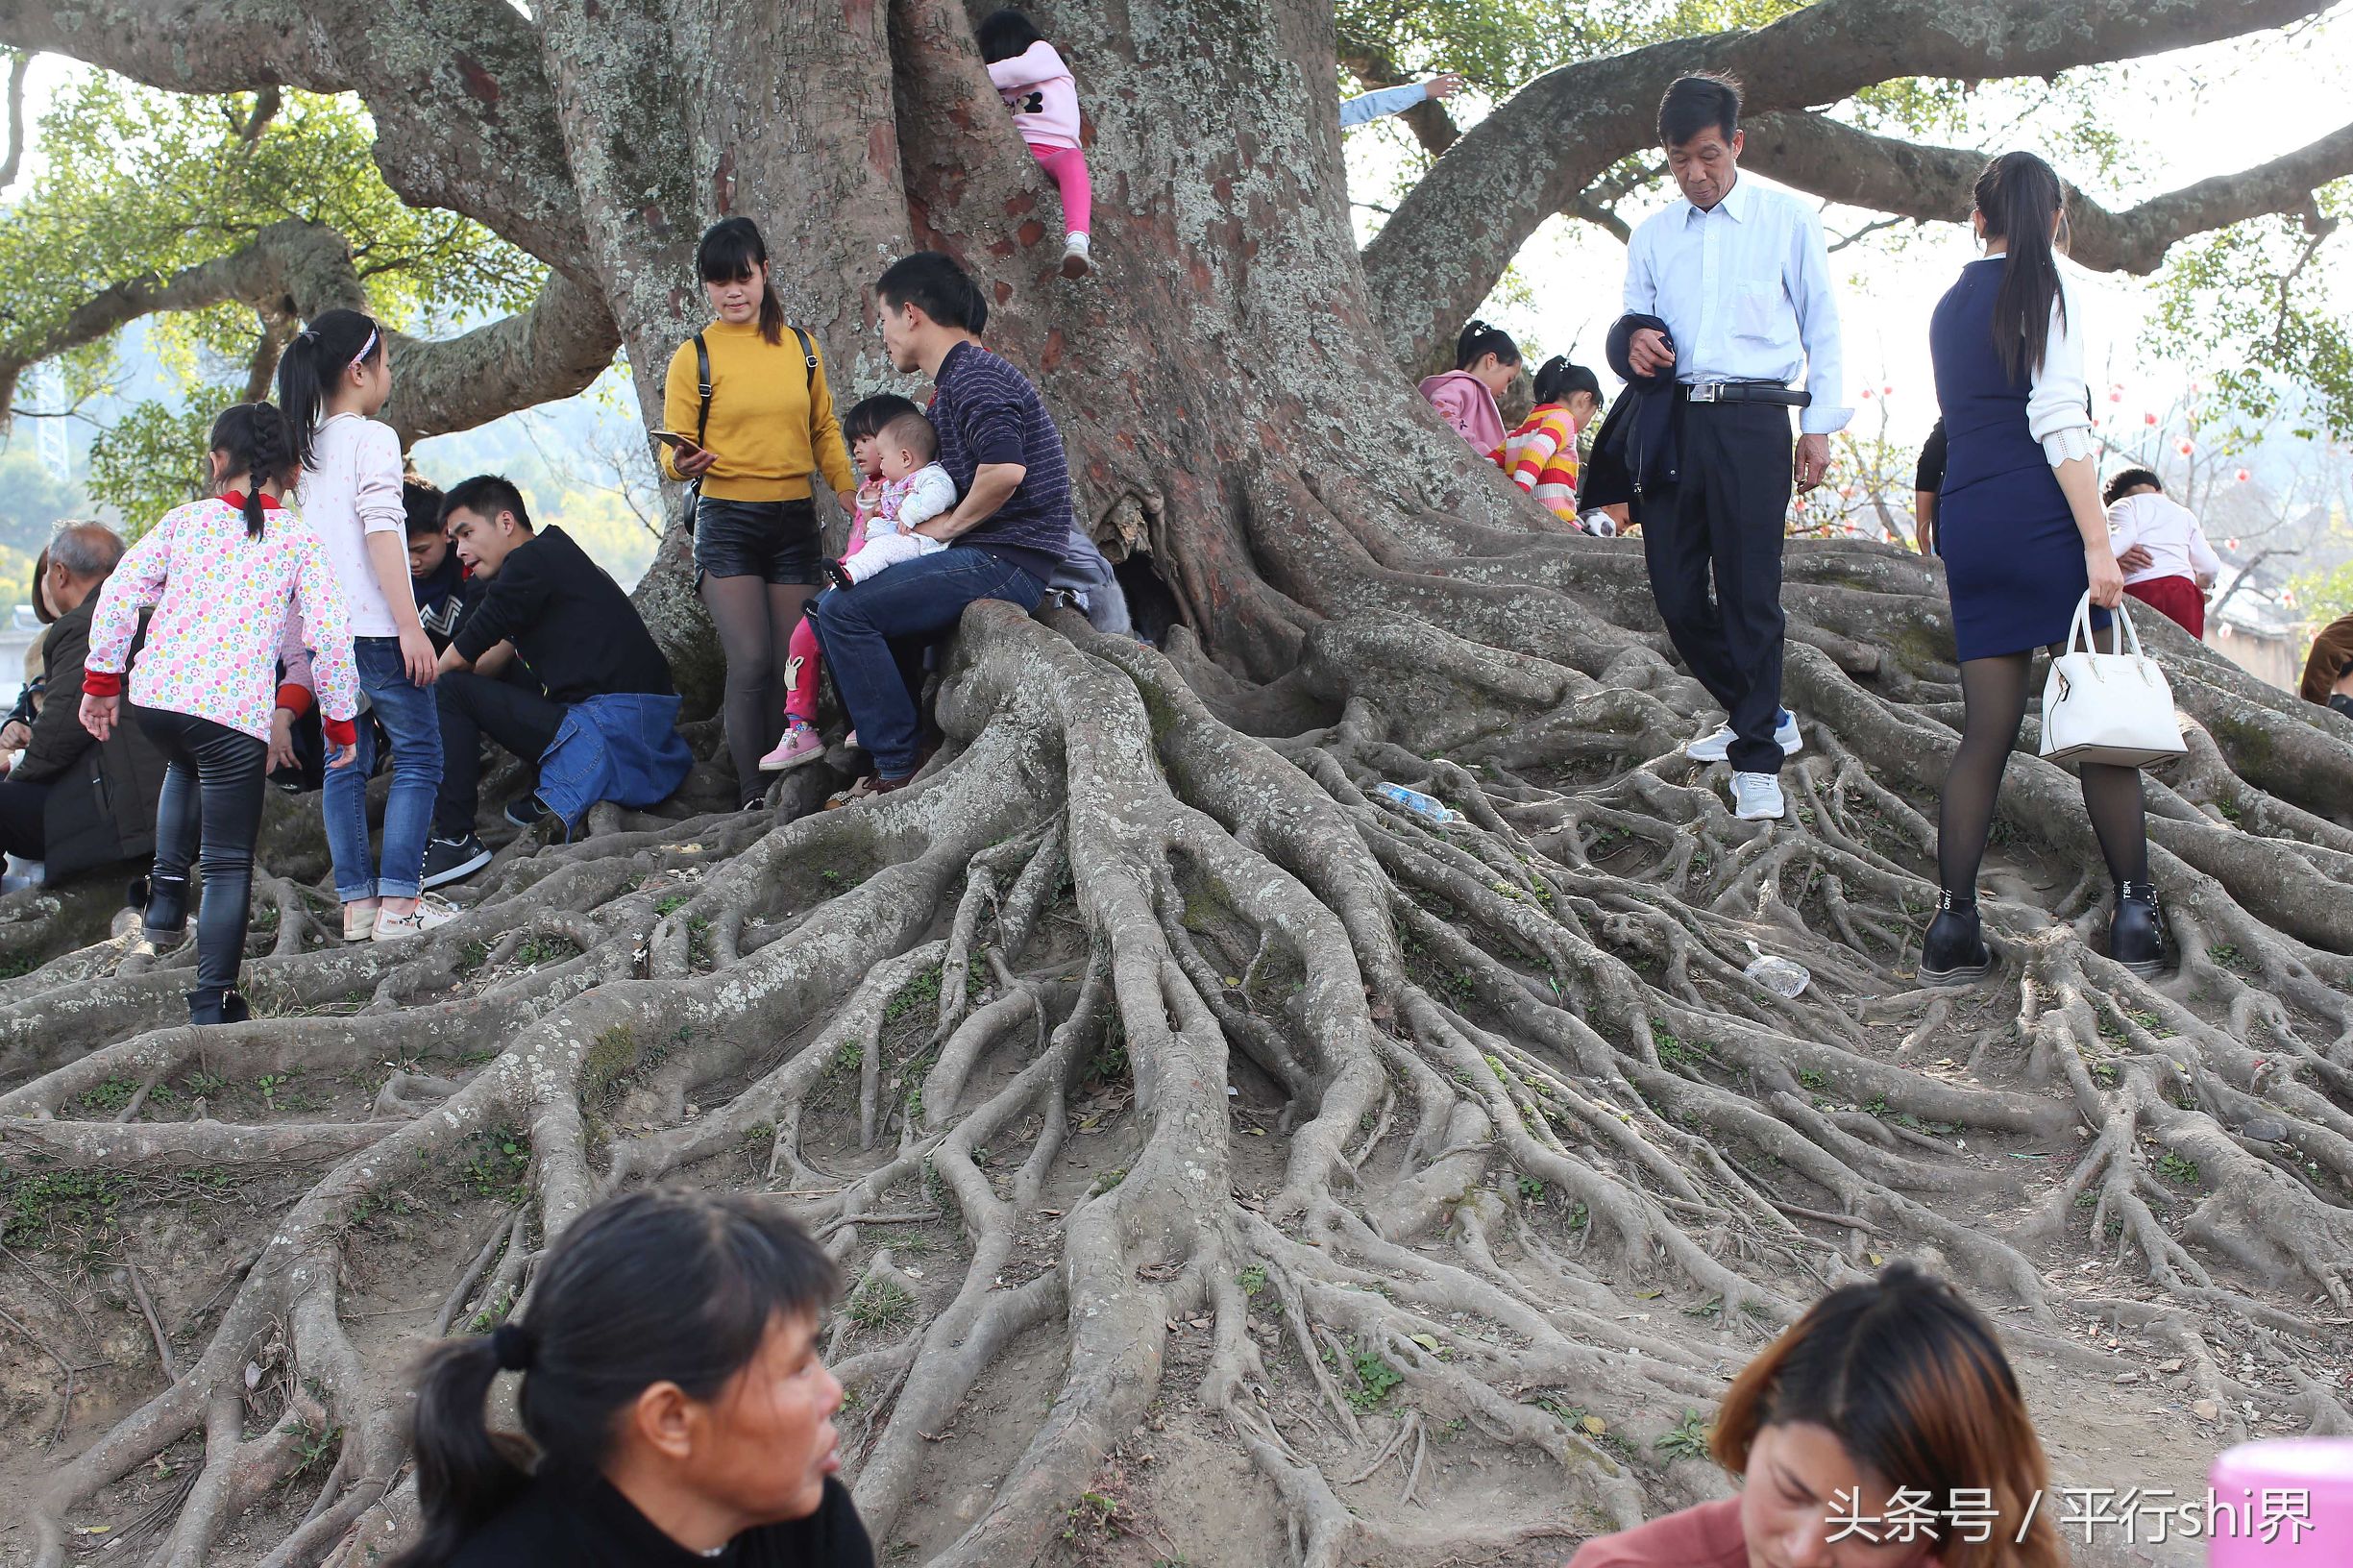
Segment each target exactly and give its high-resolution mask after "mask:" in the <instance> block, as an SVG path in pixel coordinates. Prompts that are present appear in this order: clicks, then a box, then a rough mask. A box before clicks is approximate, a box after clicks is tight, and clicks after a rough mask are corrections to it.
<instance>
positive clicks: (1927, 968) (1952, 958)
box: [1920, 888, 1994, 986]
mask: <svg viewBox="0 0 2353 1568" xmlns="http://www.w3.org/2000/svg"><path fill="white" fill-rule="evenodd" d="M1993 967H1994V955H1993V952H1992V951H1991V950H1990V949H1989V948H1987V946H1986V945H1985V936H1984V934H1983V932H1982V931H1980V930H1979V928H1978V922H1977V900H1976V899H1974V898H1961V897H1959V896H1957V895H1955V894H1954V893H1953V892H1952V890H1951V889H1950V888H1947V889H1944V890H1942V891H1941V892H1939V893H1938V894H1937V895H1936V919H1934V920H1933V921H1931V922H1929V925H1928V936H1927V940H1926V941H1925V942H1924V943H1921V948H1920V978H1921V979H1922V980H1923V981H1924V982H1925V983H1926V984H1928V985H1931V986H1957V985H1962V984H1965V983H1967V982H1969V981H1971V980H1975V979H1979V978H1981V977H1982V976H1983V975H1984V974H1985V973H1986V971H1987V970H1989V969H1991V968H1993Z"/></svg>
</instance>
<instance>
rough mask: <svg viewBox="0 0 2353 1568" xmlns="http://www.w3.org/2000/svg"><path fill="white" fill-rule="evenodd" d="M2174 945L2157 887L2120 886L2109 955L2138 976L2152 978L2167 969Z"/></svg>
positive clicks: (2149, 884) (2147, 884)
mask: <svg viewBox="0 0 2353 1568" xmlns="http://www.w3.org/2000/svg"><path fill="white" fill-rule="evenodd" d="M2172 945H2173V944H2172V943H2171V942H2169V940H2167V937H2166V932H2165V916H2164V914H2163V913H2162V912H2161V911H2160V910H2159V909H2158V908H2157V885H2156V884H2155V883H2154V882H2120V883H2118V884H2117V885H2116V913H2115V914H2114V915H2111V916H2110V917H2108V956H2109V957H2110V958H2112V959H2114V960H2116V961H2117V962H2118V963H2119V964H2121V965H2123V966H2124V968H2128V969H2130V970H2131V971H2132V972H2133V973H2135V974H2140V975H2150V974H2156V973H2159V972H2160V971H2162V970H2163V969H2165V968H2166V967H2167V964H2168V960H2169V958H2170V956H2171V955H2170V954H2169V952H2168V951H2167V949H2168V948H2169V947H2171V946H2172Z"/></svg>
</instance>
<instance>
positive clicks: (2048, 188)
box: [1974, 153, 2067, 381]
mask: <svg viewBox="0 0 2353 1568" xmlns="http://www.w3.org/2000/svg"><path fill="white" fill-rule="evenodd" d="M1974 194H1975V198H1976V203H1977V210H1978V211H1979V212H1982V213H1983V214H1985V237H1986V238H1988V239H1998V240H2002V241H2004V242H2005V246H2006V249H2005V253H2004V255H2003V257H2002V265H2001V287H2000V288H1999V290H1998V291H1997V292H1996V293H1995V295H1994V352H1995V354H1997V355H1999V356H2000V359H2001V368H2002V372H2003V374H2004V375H2006V376H2008V377H2009V378H2010V380H2013V381H2021V380H2027V379H2028V378H2030V377H2032V376H2033V375H2034V373H2035V372H2036V371H2039V370H2041V369H2042V368H2043V353H2044V351H2045V349H2047V347H2048V346H2049V341H2050V313H2051V306H2053V305H2056V306H2058V309H2059V321H2060V324H2061V325H2062V326H2064V325H2066V323H2067V297H2066V296H2065V295H2064V294H2063V293H2061V292H2060V289H2059V260H2058V257H2057V255H2056V254H2055V253H2054V252H2053V250H2052V249H2051V220H2052V219H2054V218H2059V219H2062V220H2064V218H2065V216H2066V213H2067V187H2066V186H2064V185H2062V184H2059V176H2058V175H2057V174H2056V173H2054V172H2053V171H2052V169H2051V166H2050V165H2049V164H2047V163H2046V162H2044V161H2043V160H2042V159H2039V158H2037V157H2035V156H2034V155H2033V154H2032V153H2004V154H2002V155H2001V156H2000V157H1999V158H1997V159H1993V160H1992V161H1991V162H1989V163H1987V164H1986V166H1985V172H1984V173H1982V174H1980V175H1978V176H1977V188H1976V191H1975V193H1974Z"/></svg>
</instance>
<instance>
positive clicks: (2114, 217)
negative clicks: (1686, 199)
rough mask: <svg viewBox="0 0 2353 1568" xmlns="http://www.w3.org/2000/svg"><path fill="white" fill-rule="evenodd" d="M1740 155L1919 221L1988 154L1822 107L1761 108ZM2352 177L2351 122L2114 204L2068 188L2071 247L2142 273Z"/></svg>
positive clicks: (1964, 184)
mask: <svg viewBox="0 0 2353 1568" xmlns="http://www.w3.org/2000/svg"><path fill="white" fill-rule="evenodd" d="M1746 157H1747V161H1748V163H1749V164H1750V165H1751V166H1752V167H1753V168H1756V169H1759V170H1761V171H1763V172H1764V173H1766V174H1770V175H1772V176H1773V178H1775V179H1776V180H1778V181H1780V182H1781V183H1782V184H1790V185H1795V186H1797V187H1798V188H1799V189H1800V190H1804V191H1810V192H1812V193H1813V194H1814V195H1817V196H1821V197H1825V198H1826V199H1828V200H1830V201H1834V202H1841V203H1844V204H1846V205H1848V206H1850V207H1861V208H1872V209H1874V210H1875V211H1880V212H1889V213H1894V214H1896V215H1897V216H1900V217H1906V218H1916V219H1919V220H1922V221H1927V220H1930V219H1942V220H1945V221H1948V222H1956V223H1957V222H1959V221H1961V220H1962V219H1964V218H1966V217H1967V216H1968V215H1969V205H1970V187H1971V186H1972V185H1973V184H1974V183H1975V182H1976V178H1977V174H1978V171H1979V170H1981V169H1982V168H1984V167H1985V159H1986V155H1985V154H1983V153H1979V152H1972V151H1968V150H1966V149H1963V148H1957V147H1927V146H1922V145H1919V144H1917V143H1913V142H1906V141H1900V140H1898V139H1896V138H1894V137H1890V136H1880V135H1873V134H1872V133H1871V132H1868V131H1858V130H1856V129H1855V128H1854V127H1852V126H1851V125H1842V124H1840V123H1839V122H1838V121H1836V120H1832V119H1828V118H1826V117H1825V116H1823V115H1820V114H1806V113H1799V112H1794V111H1790V112H1781V113H1775V114H1763V115H1759V116H1757V117H1756V118H1755V119H1753V120H1752V121H1751V122H1750V124H1749V141H1748V153H1747V155H1746ZM2346 175H2353V126H2346V127H2345V128H2344V129H2342V130H2340V131H2333V132H2331V133H2330V134H2329V135H2325V136H2322V137H2321V138H2320V139H2319V140H2317V141H2315V142H2313V143H2311V144H2310V145H2308V146H2305V147H2300V148H2298V149H2297V150H2296V151H2294V152H2292V153H2290V154H2288V155H2287V156H2286V157H2284V158H2275V159H2271V161H2269V162H2267V163H2261V164H2258V165H2256V166H2255V167H2254V168H2251V169H2246V170H2243V171H2242V172H2240V173H2238V174H2228V175H2218V176H2217V177H2216V178H2214V179H2212V180H2200V181H2199V182H2197V183H2196V184H2192V185H2184V186H2183V187H2182V188H2181V189H2179V190H2174V191H2169V192H2167V193H2166V194H2164V195H2162V196H2152V197H2150V198H2149V199H2148V200H2147V201H2145V202H2142V203H2140V204H2138V205H2137V206H2134V207H2129V208H2122V209H2120V210H2118V211H2110V210H2109V209H2108V208H2104V207H2102V206H2100V205H2099V204H2098V203H2097V202H2095V201H2093V200H2092V199H2091V198H2090V197H2088V196H2086V195H2085V194H2084V193H2083V192H2082V191H2081V190H2079V189H2072V187H2071V190H2072V200H2073V208H2072V215H2071V218H2070V219H2069V231H2070V233H2071V235H2072V245H2073V249H2072V252H2071V255H2072V257H2073V258H2074V260H2075V262H2076V263H2077V264H2078V265H2080V266H2085V267H2089V268H2091V269H2092V270H2093V271H2095V272H2129V273H2136V274H2144V275H2145V274H2147V273H2151V272H2154V271H2156V270H2157V268H2158V266H2159V265H2160V264H2161V263H2162V262H2163V261H2164V260H2165V254H2166V252H2167V251H2168V250H2169V249H2170V248H2171V247H2172V246H2173V245H2175V244H2176V243H2178V242H2179V241H2181V240H2182V239H2185V238H2187V237H2188V236H2190V235H2192V234H2198V233H2206V232H2208V231H2209V230H2214V229H2221V228H2226V227H2228V226H2229V225H2231V224H2234V223H2239V222H2242V221H2243V220H2244V219H2247V218H2253V217H2261V216H2263V215H2265V214H2267V213H2272V212H2293V211H2297V210H2299V209H2301V208H2307V207H2309V206H2310V205H2311V204H2312V193H2313V192H2314V191H2315V190H2316V189H2317V188H2318V187H2319V186H2321V185H2324V184H2328V183H2329V182H2330V181H2332V180H2337V179H2341V178H2343V177H2344V176H2346Z"/></svg>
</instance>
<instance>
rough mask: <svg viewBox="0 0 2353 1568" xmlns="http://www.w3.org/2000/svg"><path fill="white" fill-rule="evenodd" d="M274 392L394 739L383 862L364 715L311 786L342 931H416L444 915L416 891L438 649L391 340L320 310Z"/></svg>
mask: <svg viewBox="0 0 2353 1568" xmlns="http://www.w3.org/2000/svg"><path fill="white" fill-rule="evenodd" d="M278 390H279V404H280V405H281V406H282V408H283V409H284V410H285V415H286V420H287V422H288V423H289V424H291V425H292V426H293V428H294V455H295V459H296V462H297V464H298V465H299V471H300V474H301V479H300V481H299V482H300V485H301V489H300V491H299V502H300V505H301V509H302V515H303V521H304V522H305V523H306V524H308V525H309V526H310V528H311V531H312V532H314V533H316V534H317V535H318V536H319V540H320V542H321V543H322V544H324V545H325V546H326V547H327V556H328V560H329V561H330V562H331V564H332V565H333V567H334V572H335V581H336V585H337V586H338V587H340V588H341V589H342V590H343V600H344V603H345V605H346V606H347V607H348V608H349V610H350V612H351V622H352V661H353V663H354V664H355V666H356V667H357V669H358V672H359V688H360V690H361V691H362V692H364V693H366V694H367V698H368V705H369V707H370V708H372V709H373V710H374V711H375V714H376V718H377V722H378V723H381V724H382V725H383V726H384V733H385V734H386V735H387V736H389V737H390V738H391V742H392V788H391V790H390V792H389V793H388V794H387V795H386V796H385V798H384V848H383V858H382V861H381V863H380V864H379V862H378V860H377V859H376V857H375V856H374V855H372V854H370V853H369V845H368V796H367V788H368V775H369V772H371V770H372V769H373V767H374V765H375V750H376V747H375V737H374V732H373V729H372V727H371V726H370V725H369V724H368V723H366V722H365V721H364V720H363V721H362V722H361V723H360V724H359V740H358V750H359V757H358V763H357V766H355V767H353V768H348V769H344V770H341V771H340V772H331V773H329V774H328V775H327V781H326V785H325V787H324V788H323V789H322V790H321V792H320V796H319V809H320V811H321V813H322V814H323V815H324V816H325V817H326V819H327V848H328V854H329V856H330V858H331V860H332V861H333V862H334V871H335V896H336V897H337V898H339V899H341V900H342V903H343V940H344V941H346V942H364V941H368V940H370V939H374V940H376V941H380V942H382V941H390V940H392V939H394V938H400V937H412V936H415V935H417V934H418V933H419V932H421V931H425V930H428V929H429V928H430V927H432V926H436V925H440V924H442V923H443V922H444V921H446V920H448V919H451V918H452V912H451V911H449V910H448V909H447V908H441V909H435V908H431V907H429V906H427V905H426V904H424V903H423V902H422V900H421V895H422V894H423V892H424V875H425V841H426V836H427V834H428V833H429V831H430V829H431V826H432V821H433V796H435V794H436V793H437V792H438V791H439V790H440V788H441V716H440V712H439V710H438V709H437V708H436V707H435V705H434V702H433V694H432V692H431V690H430V689H429V688H430V687H431V685H432V681H433V674H434V666H435V664H436V662H437V660H436V658H435V655H434V652H433V645H432V642H431V640H430V639H429V638H428V637H427V636H426V635H425V626H424V625H423V624H422V623H421V622H420V621H419V620H418V619H417V597H416V590H415V588H414V587H412V586H411V584H410V580H409V576H408V513H407V508H406V507H405V506H404V505H403V504H402V501H401V439H400V437H399V436H398V435H396V434H395V433H394V432H393V430H392V428H391V427H390V426H388V425H385V424H383V423H382V422H381V421H380V420H378V419H377V418H376V415H377V414H378V413H379V412H380V410H381V409H382V408H383V406H384V402H385V400H386V399H387V398H389V397H390V396H391V395H392V348H391V345H390V344H388V343H386V342H385V341H384V334H383V332H382V331H381V329H380V328H379V327H378V326H377V324H376V323H375V322H374V321H373V320H371V319H370V318H368V317H367V316H364V315H362V314H360V313H359V312H358V311H356V310H341V309H337V310H329V311H325V312H323V313H322V314H321V315H320V316H319V317H318V319H317V320H315V321H313V322H311V323H310V325H309V326H307V327H306V328H304V329H303V330H302V331H300V332H298V333H296V334H295V338H294V341H293V342H292V343H290V344H288V345H287V346H286V352H285V355H284V356H283V357H282V358H281V359H280V360H279V362H278Z"/></svg>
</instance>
